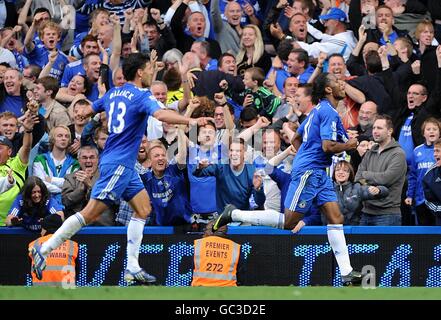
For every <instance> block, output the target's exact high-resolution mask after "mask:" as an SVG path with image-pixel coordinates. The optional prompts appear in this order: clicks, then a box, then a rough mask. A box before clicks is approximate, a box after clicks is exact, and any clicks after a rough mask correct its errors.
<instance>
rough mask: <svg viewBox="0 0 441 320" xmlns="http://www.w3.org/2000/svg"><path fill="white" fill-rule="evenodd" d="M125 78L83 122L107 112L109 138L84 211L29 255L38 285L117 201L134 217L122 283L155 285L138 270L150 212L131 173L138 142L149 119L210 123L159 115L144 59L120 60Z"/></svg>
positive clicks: (138, 55) (139, 56)
mask: <svg viewBox="0 0 441 320" xmlns="http://www.w3.org/2000/svg"><path fill="white" fill-rule="evenodd" d="M123 74H124V77H125V78H126V79H127V81H128V82H127V83H126V84H124V85H123V86H122V87H115V88H112V89H111V90H109V91H108V92H107V93H106V94H105V95H104V96H103V97H102V98H100V99H99V100H97V101H95V102H94V104H93V106H92V107H90V108H89V110H87V109H85V110H84V114H83V116H84V117H89V116H90V115H92V114H94V113H98V112H102V111H105V112H106V115H107V119H108V120H107V121H108V130H109V137H108V139H107V141H106V145H105V148H104V151H103V153H102V154H101V157H100V158H101V160H100V178H99V179H98V181H97V182H96V183H95V185H94V186H93V189H92V193H91V199H90V201H89V202H88V204H87V205H86V207H85V208H84V209H83V210H81V212H78V213H76V214H74V215H72V216H71V217H69V218H68V219H67V220H66V221H65V222H64V223H63V225H62V227H61V228H60V229H58V231H57V232H56V233H55V234H54V235H53V237H52V238H51V239H50V241H47V242H45V243H44V244H43V245H42V246H41V247H37V248H34V249H33V250H32V252H31V254H32V256H33V258H34V265H33V271H34V272H35V274H36V276H37V277H38V278H39V279H40V278H41V277H42V271H43V270H44V268H45V266H46V263H45V260H46V257H47V256H48V254H49V253H50V252H51V251H52V250H54V249H55V248H57V247H58V246H59V245H61V244H62V243H63V242H64V241H65V240H66V239H69V238H71V237H72V236H73V235H74V234H76V233H77V232H78V231H79V230H80V229H81V228H82V227H83V226H85V225H87V224H88V223H90V222H92V221H94V220H96V219H97V218H98V217H99V216H100V215H101V213H102V212H103V211H104V210H105V209H107V207H108V206H110V205H112V204H113V203H115V202H118V201H119V200H120V199H121V198H122V199H124V200H125V201H127V202H128V203H129V204H130V206H131V207H132V208H133V210H134V214H133V216H132V218H131V220H130V222H129V225H128V228H127V268H126V270H125V271H124V279H125V280H126V281H127V282H128V283H133V282H138V283H144V284H148V283H154V282H156V278H155V277H154V276H153V275H150V274H148V273H147V272H146V271H144V269H142V268H141V267H140V266H139V262H138V255H139V247H140V245H141V241H142V237H143V230H144V224H145V221H146V218H147V217H148V216H149V214H150V212H151V205H150V199H149V197H148V194H147V191H146V190H145V188H144V185H143V184H142V181H141V179H140V177H139V175H138V173H137V172H136V171H135V162H136V159H137V155H138V150H139V145H140V143H141V139H142V137H143V135H144V134H145V132H146V129H147V119H148V117H149V116H153V117H155V118H156V119H158V120H160V121H163V122H167V123H173V124H188V125H191V126H195V125H205V123H206V122H207V121H208V120H212V119H211V118H199V119H191V118H188V117H184V116H181V115H179V114H177V113H175V112H172V111H170V110H165V109H162V108H161V107H160V105H159V102H158V101H157V100H156V99H155V97H154V96H153V95H152V94H151V92H150V90H148V89H144V88H145V87H147V86H148V85H149V82H150V78H151V75H152V67H151V65H150V62H149V60H148V56H146V55H143V54H141V53H134V54H131V55H130V56H129V57H128V58H127V59H125V60H124V64H123Z"/></svg>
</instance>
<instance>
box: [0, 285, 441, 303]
mask: <svg viewBox="0 0 441 320" xmlns="http://www.w3.org/2000/svg"><path fill="white" fill-rule="evenodd" d="M0 299H7V300H15V299H20V300H26V299H30V300H51V299H61V300H64V299H66V300H75V299H81V300H112V299H118V300H120V299H122V300H124V299H127V300H135V299H139V300H310V299H312V300H327V299H332V300H408V299H410V300H440V299H441V288H423V287H411V288H375V289H363V288H359V287H346V288H333V287H294V286H291V287H272V286H255V287H237V288H192V287H178V288H171V287H162V286H145V287H129V288H121V287H111V286H104V287H100V288H74V289H62V288H50V287H38V288H37V287H35V288H32V287H30V288H26V287H18V286H1V287H0Z"/></svg>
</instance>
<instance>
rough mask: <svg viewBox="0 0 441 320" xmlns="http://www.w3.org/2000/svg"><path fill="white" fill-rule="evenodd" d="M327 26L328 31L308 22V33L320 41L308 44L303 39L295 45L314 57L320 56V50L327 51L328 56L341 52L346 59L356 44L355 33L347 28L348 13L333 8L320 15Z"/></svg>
mask: <svg viewBox="0 0 441 320" xmlns="http://www.w3.org/2000/svg"><path fill="white" fill-rule="evenodd" d="M319 18H320V19H321V20H322V21H323V24H324V25H325V28H326V33H323V32H321V31H320V30H318V29H316V28H314V27H313V26H312V25H311V24H309V23H308V33H310V34H311V35H312V36H313V37H314V38H316V39H319V40H320V42H314V43H311V44H307V43H305V42H302V41H297V42H295V43H294V46H295V47H301V48H302V49H304V50H306V51H308V54H309V55H310V56H312V57H314V58H318V57H319V55H320V52H325V53H326V54H327V55H328V56H330V55H331V54H334V53H339V54H341V55H342V56H343V57H344V58H345V61H347V60H348V59H349V56H350V54H351V52H352V49H354V47H355V45H356V42H357V41H356V39H355V36H354V33H353V32H352V31H351V30H347V26H346V21H347V17H346V13H345V12H344V11H343V10H340V9H338V8H331V9H330V10H329V11H328V13H327V14H325V15H322V16H320V17H319Z"/></svg>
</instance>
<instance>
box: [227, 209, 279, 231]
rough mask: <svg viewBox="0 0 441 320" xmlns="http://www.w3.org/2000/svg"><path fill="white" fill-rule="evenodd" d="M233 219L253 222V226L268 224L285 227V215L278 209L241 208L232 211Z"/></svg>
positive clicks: (269, 225)
mask: <svg viewBox="0 0 441 320" xmlns="http://www.w3.org/2000/svg"><path fill="white" fill-rule="evenodd" d="M231 218H232V219H233V221H238V222H242V223H248V224H252V225H253V226H268V227H273V228H279V229H283V228H284V224H285V215H284V214H283V213H280V212H277V211H276V210H271V209H269V210H254V211H253V210H250V211H248V210H239V209H235V210H233V211H232V212H231Z"/></svg>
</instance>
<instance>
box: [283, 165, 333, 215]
mask: <svg viewBox="0 0 441 320" xmlns="http://www.w3.org/2000/svg"><path fill="white" fill-rule="evenodd" d="M326 202H337V195H336V194H335V190H334V186H333V184H332V181H331V178H329V176H328V175H327V174H326V170H320V169H315V170H307V171H303V172H293V173H292V174H291V182H290V184H289V188H288V192H287V194H286V198H285V208H287V209H289V210H291V211H295V212H298V213H303V214H304V213H307V212H308V211H309V209H310V207H311V205H312V204H313V203H314V204H316V205H317V206H318V207H321V206H322V205H323V204H325V203H326Z"/></svg>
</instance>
